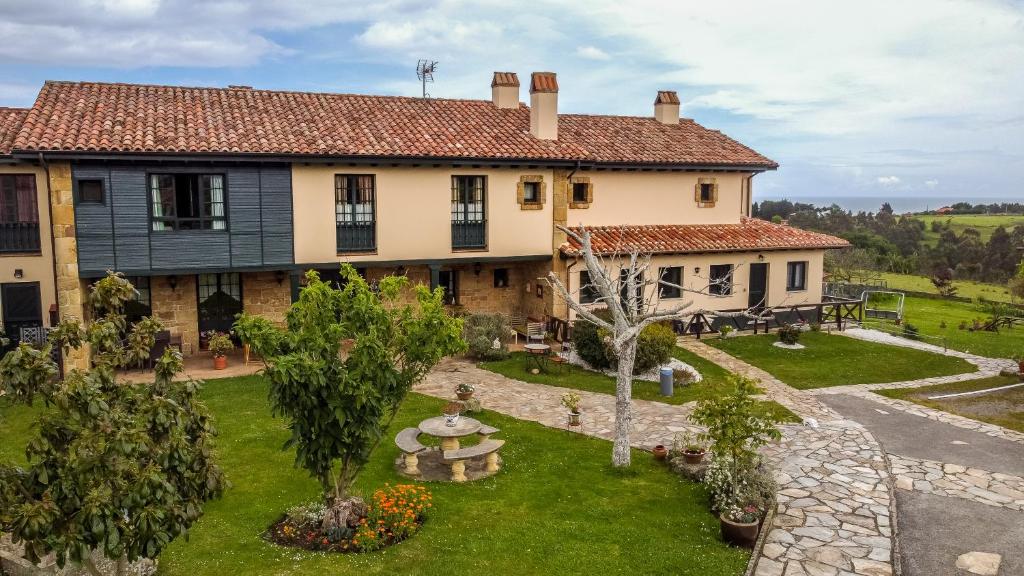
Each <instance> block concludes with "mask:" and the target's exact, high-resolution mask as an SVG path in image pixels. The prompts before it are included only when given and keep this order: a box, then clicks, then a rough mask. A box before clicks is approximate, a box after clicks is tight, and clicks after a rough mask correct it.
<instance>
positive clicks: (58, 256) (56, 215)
mask: <svg viewBox="0 0 1024 576" xmlns="http://www.w3.org/2000/svg"><path fill="white" fill-rule="evenodd" d="M49 172H50V180H49V185H50V206H51V209H52V210H53V222H52V226H53V244H54V259H55V260H56V264H57V279H56V280H57V309H58V312H59V314H60V317H61V318H62V319H67V318H77V319H78V320H80V321H83V322H84V321H85V320H86V318H85V307H84V303H85V295H86V283H85V282H83V281H82V280H80V279H79V278H78V240H77V239H76V238H75V204H74V200H73V198H72V194H71V164H69V163H67V162H57V163H54V164H51V165H50V166H49ZM64 367H65V368H66V369H71V368H79V369H86V368H88V367H89V351H88V347H87V346H82V348H80V349H78V350H72V351H70V352H69V353H68V354H67V355H66V356H65V357H64Z"/></svg>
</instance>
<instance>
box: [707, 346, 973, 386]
mask: <svg viewBox="0 0 1024 576" xmlns="http://www.w3.org/2000/svg"><path fill="white" fill-rule="evenodd" d="M778 340H779V337H778V336H777V335H775V334H764V335H757V336H742V337H738V338H709V339H707V340H705V342H706V343H708V344H710V345H711V346H714V347H716V348H719V349H721V350H723V351H725V352H727V353H729V354H731V355H733V356H735V357H737V358H739V359H740V360H743V361H744V362H747V363H749V364H753V365H754V366H757V367H758V368H761V369H762V370H765V371H767V372H768V373H769V374H771V375H772V376H775V377H776V378H778V379H779V380H781V381H783V382H785V383H786V384H788V385H790V386H792V387H794V388H798V389H801V390H804V389H809V388H824V387H827V386H842V385H846V384H876V383H882V382H902V381H905V380H918V379H921V378H930V377H933V376H949V375H952V374H962V373H965V372H974V371H976V370H977V368H976V367H975V366H974V365H973V364H971V363H969V362H967V361H966V360H962V359H960V358H953V357H950V356H943V355H941V354H934V353H931V352H924V351H921V350H915V349H913V348H904V347H900V346H891V345H888V344H880V343H877V342H868V341H865V340H858V339H855V338H851V337H847V336H842V335H833V334H827V333H825V332H818V331H807V332H803V333H802V334H801V336H800V337H799V343H800V344H802V345H803V346H804V347H803V348H802V349H787V348H782V347H779V346H775V345H774V344H775V343H776V342H778Z"/></svg>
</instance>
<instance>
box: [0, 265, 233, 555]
mask: <svg viewBox="0 0 1024 576" xmlns="http://www.w3.org/2000/svg"><path fill="white" fill-rule="evenodd" d="M134 297H136V292H135V290H134V288H133V287H132V286H131V284H130V283H129V282H128V281H127V280H125V279H124V278H123V277H121V276H119V275H115V274H110V275H108V276H107V277H106V278H104V279H103V280H100V281H99V282H97V283H96V284H95V286H94V287H93V289H92V292H91V294H90V304H91V305H92V306H93V309H94V311H95V316H96V318H97V319H96V320H95V321H94V322H93V323H92V324H90V325H89V326H88V327H87V328H85V329H84V330H83V329H82V328H81V326H79V325H78V323H77V321H74V320H72V319H66V320H65V321H64V322H62V323H61V324H60V325H59V326H58V327H57V329H56V330H54V332H53V333H52V334H51V337H50V339H49V341H48V343H47V344H46V345H45V346H44V347H43V348H42V349H39V350H37V349H33V348H31V347H29V346H28V345H25V344H22V345H20V346H19V347H18V348H17V349H16V350H14V351H12V352H11V353H9V354H7V355H6V356H5V357H4V358H3V359H2V360H0V386H2V388H3V391H4V392H5V393H6V394H8V395H10V396H11V397H13V398H14V399H15V400H17V401H20V402H23V403H26V404H31V403H32V401H33V399H35V398H37V397H38V398H41V399H42V401H43V402H44V403H45V405H46V406H47V410H44V411H42V412H41V414H40V415H39V417H38V419H37V421H36V426H35V429H36V434H35V436H34V437H33V438H32V439H31V440H30V442H29V444H28V446H27V448H26V450H25V453H26V455H27V457H28V461H29V464H28V466H27V467H26V468H22V467H16V466H11V465H2V466H0V531H4V532H10V533H11V534H12V536H13V538H14V540H15V541H16V542H20V543H22V544H23V545H24V547H25V552H26V556H27V557H28V558H29V559H30V560H33V561H38V559H39V558H41V557H42V556H44V555H46V554H49V553H51V552H53V553H55V554H56V560H57V563H58V564H59V565H61V566H64V565H65V563H66V562H67V561H68V560H70V561H72V562H75V563H78V564H81V565H82V566H84V567H85V568H86V569H87V570H88V571H89V572H90V573H92V574H94V575H99V574H101V571H100V567H99V566H98V565H97V563H96V559H97V556H98V555H101V556H104V557H106V558H107V559H108V560H109V561H110V562H111V563H113V564H114V565H115V566H116V571H117V573H118V574H123V573H124V572H125V570H126V569H127V565H128V563H129V562H132V561H135V560H138V559H140V558H149V559H152V558H156V557H157V555H159V554H160V551H161V550H163V549H164V547H166V546H167V544H169V543H170V542H171V541H172V540H174V539H175V538H176V537H178V536H180V535H182V534H187V532H188V529H189V527H190V526H191V525H192V524H193V523H194V522H195V521H196V520H198V519H199V517H200V516H202V514H203V503H204V502H206V501H207V500H210V499H212V498H216V497H218V496H219V495H220V494H221V493H222V491H223V489H224V488H225V485H226V482H225V480H224V475H223V473H222V471H221V470H220V468H219V467H218V466H217V465H216V464H215V462H214V459H213V447H212V440H213V437H214V435H215V431H214V428H213V424H212V421H211V419H210V415H209V413H208V411H207V409H206V407H205V406H204V405H203V404H202V403H201V402H200V401H199V400H198V394H199V390H200V385H199V383H198V382H195V381H193V380H186V381H179V382H174V381H173V380H174V376H175V374H177V373H178V372H180V371H181V369H182V360H181V356H180V354H179V353H177V352H175V351H168V352H167V353H165V354H164V355H163V357H161V358H160V359H159V361H158V362H157V365H156V369H155V379H154V382H152V383H137V384H136V383H127V382H118V381H117V380H116V378H115V369H116V368H119V367H123V366H126V365H129V364H131V363H133V362H135V361H137V360H139V359H140V358H142V357H144V356H143V354H145V355H146V356H148V351H149V349H150V348H151V346H152V343H153V337H154V334H155V333H156V331H157V330H159V329H160V326H159V323H157V322H155V321H153V320H152V319H145V320H143V321H142V322H140V323H138V324H136V325H134V326H131V327H128V326H126V324H125V320H124V316H123V314H122V311H123V309H124V304H125V302H127V301H129V300H130V299H132V298H134ZM83 343H88V344H89V346H90V348H91V352H92V361H91V364H92V366H91V370H89V371H78V370H74V371H72V372H70V373H69V374H68V375H67V376H66V377H65V378H64V379H63V381H60V380H57V378H56V375H57V372H58V370H57V366H56V364H55V363H54V362H53V360H52V359H51V352H52V350H53V347H54V346H61V347H63V348H78V347H79V346H81V345H82V344H83Z"/></svg>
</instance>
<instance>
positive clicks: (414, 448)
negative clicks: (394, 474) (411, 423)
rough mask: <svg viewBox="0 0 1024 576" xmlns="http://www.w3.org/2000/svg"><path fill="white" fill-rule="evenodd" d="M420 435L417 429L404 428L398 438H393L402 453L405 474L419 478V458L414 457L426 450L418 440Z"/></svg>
mask: <svg viewBox="0 0 1024 576" xmlns="http://www.w3.org/2000/svg"><path fill="white" fill-rule="evenodd" d="M420 434H421V432H420V430H419V429H418V428H406V429H405V430H402V431H401V432H399V433H398V436H395V445H396V446H398V449H399V450H401V451H402V454H403V455H404V458H405V473H406V474H408V475H410V476H419V474H420V469H419V458H417V456H416V455H417V454H419V453H420V452H423V451H424V450H426V449H427V447H426V446H424V445H423V444H420V441H419V440H418V438H419V437H420Z"/></svg>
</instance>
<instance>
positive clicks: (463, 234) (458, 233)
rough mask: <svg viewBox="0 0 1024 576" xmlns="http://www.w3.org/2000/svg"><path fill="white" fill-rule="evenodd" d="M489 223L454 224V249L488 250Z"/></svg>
mask: <svg viewBox="0 0 1024 576" xmlns="http://www.w3.org/2000/svg"><path fill="white" fill-rule="evenodd" d="M486 247H487V222H486V221H485V220H481V221H479V222H452V248H486Z"/></svg>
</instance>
